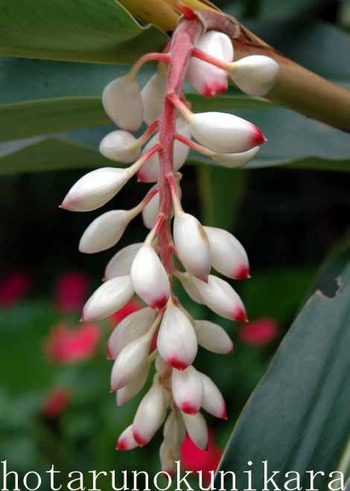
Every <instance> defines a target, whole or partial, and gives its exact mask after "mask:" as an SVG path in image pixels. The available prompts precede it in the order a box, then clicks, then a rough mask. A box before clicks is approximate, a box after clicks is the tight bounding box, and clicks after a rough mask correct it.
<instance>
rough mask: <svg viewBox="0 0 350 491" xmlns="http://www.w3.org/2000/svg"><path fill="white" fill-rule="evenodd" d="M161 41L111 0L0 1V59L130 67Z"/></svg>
mask: <svg viewBox="0 0 350 491" xmlns="http://www.w3.org/2000/svg"><path fill="white" fill-rule="evenodd" d="M166 40H167V37H166V36H165V35H164V34H163V33H161V32H160V31H159V30H158V29H156V28H155V27H149V26H148V27H146V28H144V27H141V26H140V25H139V24H138V23H137V22H136V21H135V19H134V18H133V17H132V16H131V15H130V14H129V13H128V11H127V10H126V9H125V8H124V7H123V6H121V5H120V4H117V3H116V2H114V0H98V1H97V2H96V1H94V0H75V1H71V0H60V1H59V2H47V1H46V0H35V2H31V1H29V0H17V1H16V2H7V1H2V2H1V3H0V55H3V56H20V57H27V58H39V59H47V60H62V61H88V62H95V63H130V62H133V61H134V60H135V59H136V58H137V57H138V56H140V55H142V54H144V53H147V52H149V51H154V50H159V49H161V48H162V47H163V46H164V44H165V43H166Z"/></svg>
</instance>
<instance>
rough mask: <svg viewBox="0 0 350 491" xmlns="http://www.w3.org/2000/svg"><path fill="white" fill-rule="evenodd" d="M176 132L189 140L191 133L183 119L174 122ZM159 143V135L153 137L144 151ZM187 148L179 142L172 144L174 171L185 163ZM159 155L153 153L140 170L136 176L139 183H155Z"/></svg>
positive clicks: (157, 176)
mask: <svg viewBox="0 0 350 491" xmlns="http://www.w3.org/2000/svg"><path fill="white" fill-rule="evenodd" d="M176 131H177V132H178V133H180V134H181V135H183V136H185V137H186V138H188V139H190V138H191V132H190V129H189V126H188V123H187V122H186V121H185V120H184V119H183V118H178V120H177V122H176ZM158 141H159V135H158V134H157V135H155V136H154V137H153V138H151V139H150V141H149V142H148V143H147V145H145V147H144V151H147V150H149V149H150V148H151V147H153V146H154V145H155V144H156V143H158ZM189 151H190V149H189V147H188V146H187V145H184V144H183V143H180V142H179V141H177V140H176V141H175V142H174V170H175V171H178V170H179V169H181V167H182V166H183V165H184V163H185V162H186V159H187V157H188V154H189ZM159 168H160V162H159V154H158V153H155V154H154V155H153V156H152V157H151V158H150V159H149V160H148V161H147V162H146V163H145V164H144V165H143V166H142V167H141V169H140V171H139V172H138V174H137V176H138V179H139V181H141V182H157V181H158V178H159Z"/></svg>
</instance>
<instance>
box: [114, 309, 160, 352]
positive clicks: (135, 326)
mask: <svg viewBox="0 0 350 491" xmlns="http://www.w3.org/2000/svg"><path fill="white" fill-rule="evenodd" d="M156 315H157V314H156V312H155V310H153V309H151V308H150V307H145V308H144V309H140V310H137V311H136V312H133V313H132V314H130V315H128V316H127V317H125V318H124V319H123V320H122V321H121V322H120V323H119V324H118V325H117V327H116V328H115V329H114V330H113V332H112V334H111V335H110V337H109V340H108V343H107V351H108V357H109V358H110V359H111V360H114V359H115V358H116V357H117V356H118V354H119V353H120V351H121V350H122V349H123V348H124V347H125V346H126V345H127V344H129V343H131V341H134V340H135V339H137V338H139V337H141V336H143V335H144V334H146V332H147V331H148V329H149V328H150V327H151V326H152V324H153V322H154V321H155V318H156Z"/></svg>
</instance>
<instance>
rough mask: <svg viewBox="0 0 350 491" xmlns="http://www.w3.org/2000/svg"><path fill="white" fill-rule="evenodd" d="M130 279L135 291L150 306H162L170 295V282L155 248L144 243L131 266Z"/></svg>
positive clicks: (155, 307) (158, 307)
mask: <svg viewBox="0 0 350 491" xmlns="http://www.w3.org/2000/svg"><path fill="white" fill-rule="evenodd" d="M130 276H131V281H132V284H133V287H134V289H135V292H136V293H137V294H138V295H139V297H141V298H142V300H143V301H144V302H146V303H147V304H148V305H150V306H151V307H152V308H154V309H156V310H159V309H161V308H163V307H164V305H165V304H166V303H167V301H168V299H169V296H170V283H169V278H168V275H167V273H166V271H165V269H164V266H163V264H162V263H161V261H160V259H159V257H158V255H157V253H156V252H155V250H154V249H153V248H152V247H151V246H149V245H147V244H144V245H143V246H142V247H141V249H140V250H139V251H138V253H137V254H136V256H135V259H134V261H133V263H132V266H131V272H130Z"/></svg>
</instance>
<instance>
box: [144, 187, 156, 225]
mask: <svg viewBox="0 0 350 491" xmlns="http://www.w3.org/2000/svg"><path fill="white" fill-rule="evenodd" d="M158 213H159V193H157V194H155V195H154V196H153V198H152V199H151V200H150V201H149V202H148V203H147V205H146V206H145V207H144V209H143V211H142V219H143V224H144V226H145V227H147V228H149V229H152V228H153V227H154V225H155V223H156V221H157V217H158Z"/></svg>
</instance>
